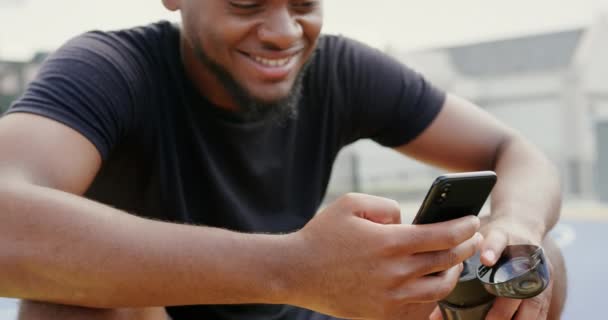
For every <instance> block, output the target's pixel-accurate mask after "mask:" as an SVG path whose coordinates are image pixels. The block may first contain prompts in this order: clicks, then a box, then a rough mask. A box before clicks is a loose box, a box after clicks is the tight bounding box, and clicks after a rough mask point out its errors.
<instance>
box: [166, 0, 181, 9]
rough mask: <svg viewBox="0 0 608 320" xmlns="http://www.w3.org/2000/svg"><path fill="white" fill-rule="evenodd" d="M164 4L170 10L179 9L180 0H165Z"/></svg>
mask: <svg viewBox="0 0 608 320" xmlns="http://www.w3.org/2000/svg"><path fill="white" fill-rule="evenodd" d="M163 5H164V6H165V8H167V9H168V10H170V11H177V10H179V7H180V0H163Z"/></svg>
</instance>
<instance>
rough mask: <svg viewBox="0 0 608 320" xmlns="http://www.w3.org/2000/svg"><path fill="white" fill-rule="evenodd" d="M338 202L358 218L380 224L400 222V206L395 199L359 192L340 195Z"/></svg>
mask: <svg viewBox="0 0 608 320" xmlns="http://www.w3.org/2000/svg"><path fill="white" fill-rule="evenodd" d="M338 203H339V204H340V205H342V206H343V207H345V209H346V211H347V212H352V213H354V214H355V215H357V216H359V217H360V218H363V219H367V220H369V221H372V222H375V223H380V224H400V223H401V207H400V206H399V203H398V202H397V201H395V200H391V199H387V198H382V197H376V196H371V195H367V194H360V193H349V194H347V195H344V196H342V197H341V198H340V199H339V200H338Z"/></svg>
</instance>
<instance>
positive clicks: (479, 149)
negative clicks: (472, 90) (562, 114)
mask: <svg viewBox="0 0 608 320" xmlns="http://www.w3.org/2000/svg"><path fill="white" fill-rule="evenodd" d="M397 150H398V151H399V152H401V153H404V154H407V155H409V156H411V157H413V158H416V159H419V160H421V161H424V162H427V163H431V164H434V165H437V166H439V167H443V168H447V169H449V170H460V171H472V170H494V171H496V173H497V175H498V183H497V184H496V186H495V188H494V191H493V193H492V210H491V211H492V220H505V221H510V222H512V223H516V224H517V225H518V226H520V227H524V228H526V229H527V230H528V231H530V232H531V234H533V235H534V239H531V240H532V241H534V242H535V243H537V244H540V242H541V240H542V239H543V237H544V236H545V235H546V233H547V232H548V231H549V230H550V229H551V228H552V227H553V226H554V225H555V223H556V222H557V220H558V219H559V211H560V205H561V192H560V183H559V178H558V175H557V171H556V169H555V167H554V166H553V165H552V164H551V163H550V162H549V161H548V160H547V159H546V158H545V156H544V155H542V154H541V152H539V150H538V149H537V148H536V147H534V146H533V145H532V144H531V143H529V142H527V141H526V140H525V139H524V138H523V137H522V136H521V135H519V134H517V133H516V132H514V131H513V130H511V129H510V128H508V127H507V126H505V125H504V124H502V123H500V122H499V121H497V120H496V119H495V118H493V117H492V116H490V115H489V114H487V113H486V112H485V111H483V110H482V109H480V108H478V107H476V106H474V105H473V104H472V103H470V102H467V101H465V100H463V99H461V98H458V97H455V96H453V95H448V97H447V99H446V101H445V103H444V106H443V108H442V111H441V112H440V113H439V115H438V116H437V118H436V119H435V121H434V122H432V124H431V125H430V127H429V128H428V129H426V130H425V131H424V132H423V133H422V134H421V135H420V136H419V137H417V138H416V139H415V140H414V141H412V142H411V143H409V144H407V145H405V146H401V147H398V148H397ZM498 241H499V243H498V245H497V246H492V249H494V250H498V251H502V248H501V247H503V246H504V245H506V242H507V239H498ZM486 242H487V241H486ZM492 242H493V241H492ZM495 254H498V253H495ZM490 260H493V259H490Z"/></svg>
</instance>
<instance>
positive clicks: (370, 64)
mask: <svg viewBox="0 0 608 320" xmlns="http://www.w3.org/2000/svg"><path fill="white" fill-rule="evenodd" d="M339 39H340V40H338V41H341V42H343V43H342V44H341V45H339V46H338V48H339V50H337V51H338V54H339V56H338V59H337V65H338V66H339V67H338V68H339V69H338V77H339V80H338V82H339V83H340V86H341V87H342V90H340V92H343V94H345V95H346V97H345V98H344V100H343V101H345V104H346V105H345V106H344V108H345V109H346V110H348V111H347V112H348V113H350V119H349V121H350V122H351V125H352V126H351V127H350V128H349V131H350V132H349V133H350V135H351V140H353V141H354V140H356V139H359V138H370V139H372V140H374V141H376V142H378V143H379V144H381V145H384V146H387V147H397V146H400V145H404V144H407V143H408V142H410V141H411V140H413V139H414V138H416V137H417V136H418V135H419V134H420V133H422V132H423V131H424V129H426V128H427V127H428V126H429V125H430V123H431V122H432V121H433V120H434V119H435V117H436V116H437V114H438V113H439V111H440V110H441V108H442V106H443V103H444V101H445V96H446V95H445V93H444V92H443V91H441V90H440V89H438V88H436V87H434V86H433V85H432V84H431V83H429V82H428V81H427V80H425V79H424V77H422V76H421V75H420V74H419V73H417V72H415V71H414V70H412V69H410V68H408V67H407V66H405V65H404V64H403V63H401V62H399V61H397V60H396V59H394V58H392V57H390V56H388V55H387V54H385V53H383V52H381V51H379V50H376V49H373V48H370V47H368V46H366V45H364V44H361V43H358V42H356V41H353V40H348V39H344V38H339Z"/></svg>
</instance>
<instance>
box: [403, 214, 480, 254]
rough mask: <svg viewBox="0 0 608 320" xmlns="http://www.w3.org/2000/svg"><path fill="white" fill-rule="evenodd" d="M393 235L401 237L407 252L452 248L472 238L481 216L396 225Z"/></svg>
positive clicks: (477, 228)
mask: <svg viewBox="0 0 608 320" xmlns="http://www.w3.org/2000/svg"><path fill="white" fill-rule="evenodd" d="M391 227H392V228H393V231H392V232H393V237H395V238H396V239H401V243H403V250H404V252H407V253H420V252H429V251H441V250H446V249H451V248H454V247H456V246H457V245H459V244H461V243H462V242H464V241H466V240H468V239H470V238H472V237H473V236H474V235H475V233H476V232H477V230H479V218H477V217H475V216H467V217H464V218H459V219H454V220H450V221H445V222H439V223H433V224H421V225H398V226H397V225H396V226H391Z"/></svg>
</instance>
